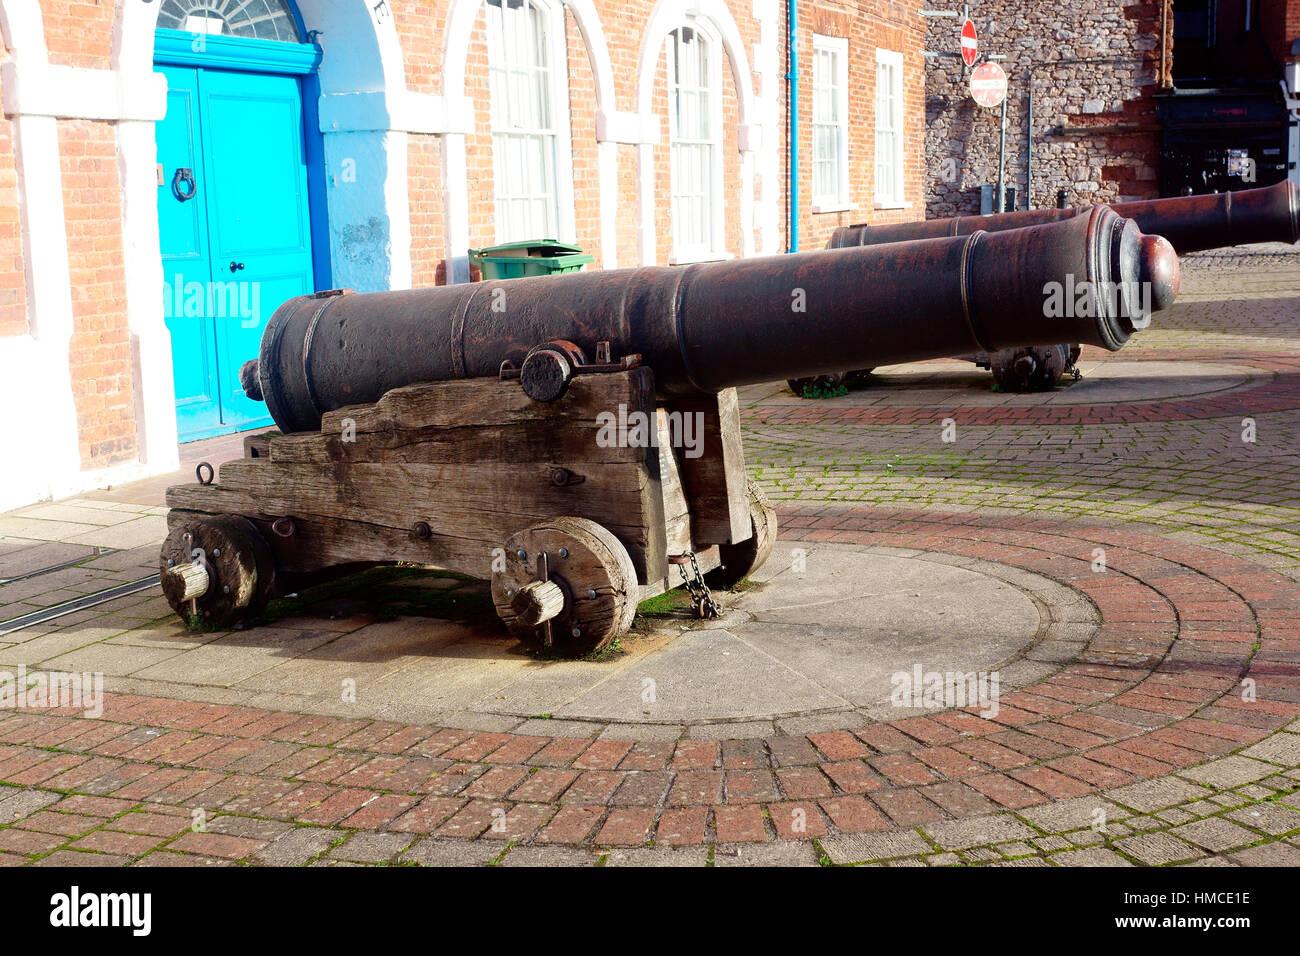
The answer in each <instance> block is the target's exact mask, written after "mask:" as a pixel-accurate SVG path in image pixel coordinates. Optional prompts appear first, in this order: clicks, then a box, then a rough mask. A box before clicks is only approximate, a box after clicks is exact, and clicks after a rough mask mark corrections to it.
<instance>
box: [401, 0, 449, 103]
mask: <svg viewBox="0 0 1300 956" xmlns="http://www.w3.org/2000/svg"><path fill="white" fill-rule="evenodd" d="M388 5H389V7H390V8H391V9H392V11H393V20H394V22H395V23H396V24H397V36H398V39H399V40H400V42H401V45H402V63H403V65H404V66H405V68H406V85H407V86H408V87H410V88H411V89H412V90H414V91H415V92H417V93H441V92H442V73H441V72H440V71H441V67H442V44H443V39H442V27H443V22H444V21H445V20H446V18H447V14H446V11H447V10H448V9H449V8H450V5H451V4H450V2H449V0H439V2H436V3H428V2H421V0H389V4H388Z"/></svg>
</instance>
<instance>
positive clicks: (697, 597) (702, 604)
mask: <svg viewBox="0 0 1300 956" xmlns="http://www.w3.org/2000/svg"><path fill="white" fill-rule="evenodd" d="M686 556H687V557H688V558H690V559H691V572H692V574H694V578H691V577H690V576H689V575H687V573H686V565H684V564H679V565H677V570H678V571H680V572H681V575H682V582H683V583H684V584H685V585H686V590H687V591H688V592H689V593H690V595H691V603H692V604H693V605H694V606H695V615H696V617H700V618H704V619H706V620H707V619H710V618H716V617H720V616H721V615H722V611H721V610H720V609H719V608H718V602H717V601H715V600H713V592H712V591H710V590H709V586H708V585H707V584H705V583H704V575H703V574H701V573H700V563H699V562H698V561H696V560H695V552H694V551H687V552H686Z"/></svg>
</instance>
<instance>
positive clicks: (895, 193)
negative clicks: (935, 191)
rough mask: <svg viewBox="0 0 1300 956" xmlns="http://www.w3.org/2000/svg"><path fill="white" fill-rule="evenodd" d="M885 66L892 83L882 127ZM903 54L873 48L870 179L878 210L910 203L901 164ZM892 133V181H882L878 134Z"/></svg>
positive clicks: (902, 207)
mask: <svg viewBox="0 0 1300 956" xmlns="http://www.w3.org/2000/svg"><path fill="white" fill-rule="evenodd" d="M882 66H888V67H890V68H892V70H893V76H894V83H893V89H892V90H890V93H891V94H892V95H891V99H892V104H891V106H892V109H891V110H890V112H891V113H892V115H891V116H889V117H888V120H889V122H890V125H889V126H884V127H882V126H881V120H882V119H885V117H882V116H881V115H880V114H881V112H882V109H881V103H880V94H881V88H880V87H881V84H880V68H881V67H882ZM903 89H904V83H903V54H901V53H897V52H895V51H893V50H882V49H879V48H877V50H876V103H875V110H874V112H875V136H876V141H875V147H874V148H875V163H874V175H873V176H872V179H873V180H874V182H875V206H876V208H877V209H904V208H906V207H907V206H908V205H909V203H907V202H906V201H905V199H904V196H905V191H906V189H907V182H906V173H905V170H904V167H903V160H904V155H905V152H904V148H903V147H904V142H903V140H904V136H903V133H904V123H903ZM885 132H892V133H893V142H894V148H893V155H892V156H891V157H889V158H890V160H891V163H892V166H893V171H894V175H893V181H892V182H888V183H882V182H881V176H880V135H881V133H885Z"/></svg>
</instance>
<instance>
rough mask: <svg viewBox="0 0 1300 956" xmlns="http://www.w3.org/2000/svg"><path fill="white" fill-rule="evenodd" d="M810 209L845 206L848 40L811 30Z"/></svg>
mask: <svg viewBox="0 0 1300 956" xmlns="http://www.w3.org/2000/svg"><path fill="white" fill-rule="evenodd" d="M812 109H813V118H812V138H813V142H812V145H813V151H812V173H813V176H812V180H813V212H831V211H832V210H838V209H847V208H848V207H849V41H848V39H846V38H844V37H827V36H821V35H820V34H817V33H814V34H813V106H812Z"/></svg>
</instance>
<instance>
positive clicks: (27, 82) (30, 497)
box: [0, 0, 102, 511]
mask: <svg viewBox="0 0 1300 956" xmlns="http://www.w3.org/2000/svg"><path fill="white" fill-rule="evenodd" d="M0 31H2V32H3V34H4V43H5V46H6V47H7V48H8V50H9V54H10V59H9V60H8V61H7V62H6V63H5V64H4V76H3V81H2V82H3V87H4V110H5V113H6V114H7V115H8V116H9V117H10V118H11V120H12V124H13V146H14V165H15V167H16V169H17V174H18V177H17V178H18V194H19V197H20V201H19V203H18V205H19V209H20V215H21V220H20V230H21V235H22V243H23V265H24V271H25V273H26V275H25V277H24V281H25V284H26V287H27V321H28V334H26V335H15V336H8V337H5V338H3V339H0V408H8V409H14V410H18V409H26V410H30V414H29V413H24V414H15V415H13V416H12V417H11V420H10V423H9V424H10V426H11V428H12V430H13V433H11V434H10V435H9V436H8V440H9V442H10V443H11V447H13V448H23V449H28V450H29V452H30V453H29V454H27V455H25V456H24V458H23V465H22V467H21V468H19V467H13V468H4V469H0V511H2V510H6V509H7V508H12V507H17V506H19V505H23V504H28V503H30V502H32V501H38V500H41V499H44V498H51V497H57V496H59V495H63V494H72V493H74V492H76V491H80V490H84V489H85V488H87V487H91V486H92V485H93V484H95V483H97V479H96V478H95V477H94V476H90V475H87V474H86V473H84V472H82V471H81V455H80V447H79V435H78V428H77V409H76V403H75V401H74V399H73V395H72V371H71V367H70V365H69V356H68V347H69V344H70V342H71V339H72V326H73V323H72V285H71V278H70V269H69V264H68V236H67V228H66V222H65V219H64V209H63V181H62V173H61V170H60V166H59V135H58V125H57V121H56V119H55V118H54V117H55V115H57V114H56V113H55V112H53V110H54V109H55V107H56V106H57V105H59V103H60V102H62V101H66V93H67V90H66V89H64V87H66V86H67V84H68V83H69V81H70V80H71V79H72V78H73V73H74V71H68V70H66V69H64V68H55V67H51V66H50V63H49V54H48V51H47V49H46V45H45V29H44V25H43V22H42V19H41V9H40V5H39V4H38V3H37V0H0ZM56 69H57V70H58V73H57V74H56V73H55V71H56ZM75 73H76V75H77V76H80V75H91V76H94V75H97V74H99V73H102V71H89V70H83V71H75ZM56 87H57V88H59V92H58V93H57V94H56V92H55V89H56ZM98 95H99V93H98V92H97V93H95V94H91V95H90V96H88V100H89V101H95V102H97V103H98V102H99V101H98V100H97V99H96V97H97V96H98ZM29 104H33V105H35V106H36V108H29ZM100 105H102V104H100ZM33 396H39V398H40V402H39V403H38V404H37V405H33V403H32V398H33Z"/></svg>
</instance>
